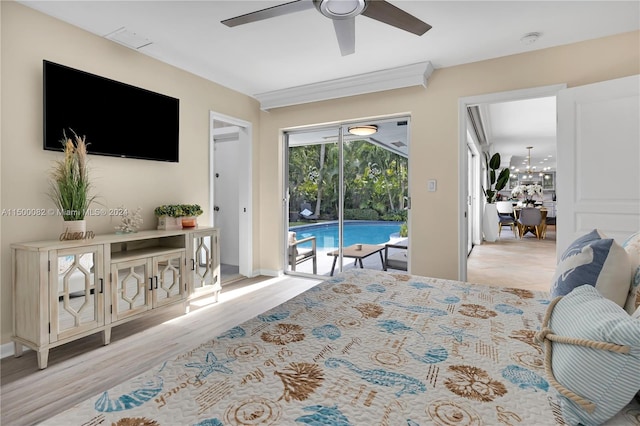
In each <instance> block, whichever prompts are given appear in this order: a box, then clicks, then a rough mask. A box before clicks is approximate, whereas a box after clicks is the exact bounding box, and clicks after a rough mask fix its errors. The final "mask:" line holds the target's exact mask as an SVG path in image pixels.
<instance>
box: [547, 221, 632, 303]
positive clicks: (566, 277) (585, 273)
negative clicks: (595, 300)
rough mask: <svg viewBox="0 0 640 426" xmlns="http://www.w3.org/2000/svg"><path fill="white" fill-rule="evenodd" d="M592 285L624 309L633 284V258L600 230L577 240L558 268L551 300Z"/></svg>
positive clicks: (567, 251) (551, 291)
mask: <svg viewBox="0 0 640 426" xmlns="http://www.w3.org/2000/svg"><path fill="white" fill-rule="evenodd" d="M584 284H590V285H592V286H594V287H595V288H597V289H598V291H600V293H601V294H602V295H603V296H604V297H606V298H607V299H609V300H613V301H614V302H616V303H617V304H618V305H619V306H621V307H624V305H625V303H626V302H627V297H628V296H629V287H630V285H631V265H630V261H629V255H628V254H627V252H626V251H625V249H623V248H622V247H621V246H620V244H618V243H617V242H615V240H613V239H612V238H607V237H606V236H605V235H604V234H603V233H602V232H600V231H599V230H597V229H594V230H593V231H591V232H589V233H588V234H586V235H583V236H582V237H580V238H578V239H576V240H575V241H574V242H573V243H571V245H570V246H569V247H568V248H567V249H566V250H565V252H564V253H563V254H562V257H561V258H560V261H559V262H558V266H556V272H555V275H554V276H553V281H552V283H551V290H550V293H551V297H557V296H564V295H566V294H569V293H570V292H571V290H573V289H574V288H576V287H579V286H581V285H584Z"/></svg>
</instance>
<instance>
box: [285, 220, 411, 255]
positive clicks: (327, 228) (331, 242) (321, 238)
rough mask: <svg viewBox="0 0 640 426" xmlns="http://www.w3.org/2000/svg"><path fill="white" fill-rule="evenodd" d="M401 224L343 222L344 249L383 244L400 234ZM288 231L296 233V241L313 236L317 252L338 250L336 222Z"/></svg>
mask: <svg viewBox="0 0 640 426" xmlns="http://www.w3.org/2000/svg"><path fill="white" fill-rule="evenodd" d="M401 224H402V222H388V221H384V222H380V221H376V222H374V221H363V220H357V221H345V222H344V247H348V246H350V245H353V244H384V243H386V242H387V241H389V238H390V236H391V235H392V234H398V233H399V232H400V225H401ZM289 230H290V231H294V232H295V233H296V239H298V240H301V239H303V238H307V237H311V236H315V237H316V249H317V250H323V249H336V248H338V222H326V223H319V224H313V225H302V226H293V227H291V228H289ZM300 247H311V243H310V242H309V243H304V244H301V245H300Z"/></svg>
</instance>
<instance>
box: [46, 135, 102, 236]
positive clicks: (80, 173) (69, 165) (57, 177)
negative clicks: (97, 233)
mask: <svg viewBox="0 0 640 426" xmlns="http://www.w3.org/2000/svg"><path fill="white" fill-rule="evenodd" d="M71 132H72V133H73V138H70V137H68V136H67V134H66V133H65V132H64V130H63V132H62V135H63V138H62V140H61V141H60V142H61V143H62V151H63V153H64V158H62V159H61V160H57V161H56V162H55V163H54V165H53V168H52V169H51V172H50V175H49V177H50V180H49V197H50V198H51V200H52V201H53V203H54V204H55V206H56V208H57V209H58V212H57V213H58V215H60V216H62V218H63V219H64V221H65V223H64V229H63V231H64V234H67V236H68V237H69V236H71V238H65V239H81V238H84V235H85V233H86V221H85V215H86V214H87V212H88V209H89V206H90V205H91V203H92V202H93V201H94V199H95V196H93V195H90V193H89V192H90V189H91V182H90V181H89V169H88V162H87V143H86V137H85V136H82V137H81V136H78V135H77V134H76V133H75V132H74V131H73V130H71Z"/></svg>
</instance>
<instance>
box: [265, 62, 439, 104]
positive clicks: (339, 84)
mask: <svg viewBox="0 0 640 426" xmlns="http://www.w3.org/2000/svg"><path fill="white" fill-rule="evenodd" d="M433 70H434V68H433V66H432V65H431V62H428V61H427V62H420V63H417V64H412V65H405V66H402V67H397V68H392V69H387V70H382V71H374V72H370V73H366V74H359V75H354V76H350V77H343V78H338V79H335V80H328V81H322V82H320V83H313V84H306V85H303V86H296V87H291V88H288V89H282V90H274V91H272V92H265V93H260V94H257V95H254V98H256V99H257V100H258V101H259V102H260V108H261V109H263V110H265V111H266V110H269V109H272V108H279V107H285V106H290V105H299V104H304V103H309V102H317V101H325V100H328V99H337V98H344V97H347V96H354V95H362V94H365V93H374V92H381V91H383V90H391V89H400V88H403V87H411V86H423V87H427V80H428V79H429V76H431V73H433Z"/></svg>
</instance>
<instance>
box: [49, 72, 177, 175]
mask: <svg viewBox="0 0 640 426" xmlns="http://www.w3.org/2000/svg"><path fill="white" fill-rule="evenodd" d="M43 83H44V86H43V89H44V90H43V92H44V142H43V145H44V149H46V150H55V151H60V150H61V149H62V144H61V142H60V141H61V139H63V131H64V132H65V133H66V135H67V136H72V135H73V134H72V133H71V130H73V131H74V132H75V133H76V134H77V135H79V136H83V135H84V136H86V141H87V143H88V146H87V151H88V153H89V154H98V155H108V156H114V157H126V158H139V159H145V160H157V161H169V162H176V163H177V162H178V153H179V152H178V151H179V149H178V148H179V139H178V129H179V112H180V101H179V100H178V99H176V98H172V97H170V96H166V95H163V94H160V93H155V92H152V91H149V90H145V89H142V88H139V87H135V86H131V85H128V84H125V83H121V82H118V81H115V80H110V79H108V78H105V77H101V76H98V75H95V74H90V73H88V72H85V71H80V70H77V69H73V68H69V67H67V66H64V65H60V64H56V63H53V62H50V61H47V60H44V61H43Z"/></svg>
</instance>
